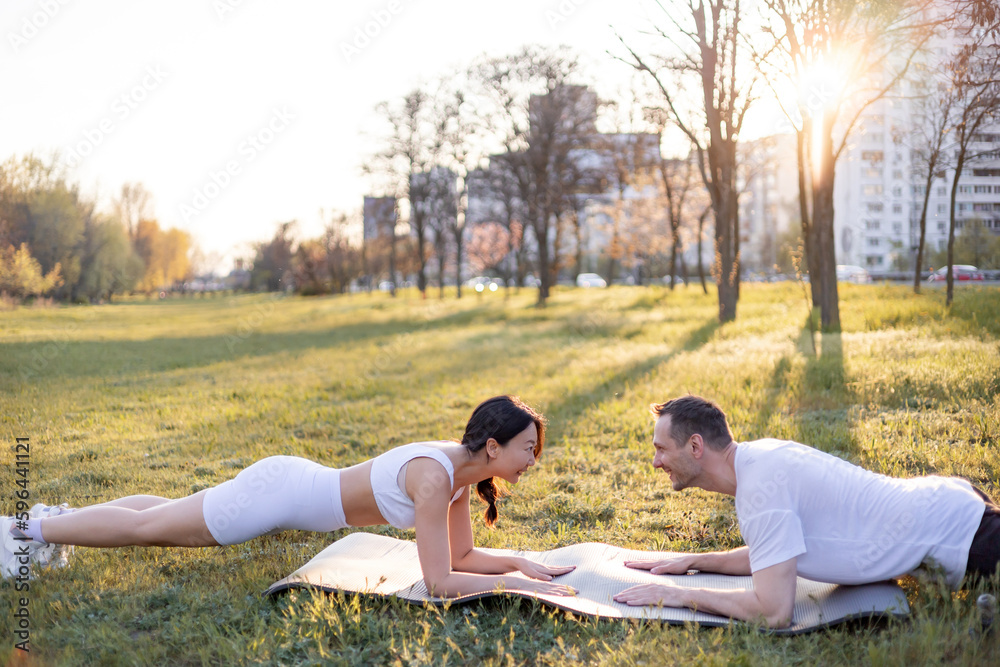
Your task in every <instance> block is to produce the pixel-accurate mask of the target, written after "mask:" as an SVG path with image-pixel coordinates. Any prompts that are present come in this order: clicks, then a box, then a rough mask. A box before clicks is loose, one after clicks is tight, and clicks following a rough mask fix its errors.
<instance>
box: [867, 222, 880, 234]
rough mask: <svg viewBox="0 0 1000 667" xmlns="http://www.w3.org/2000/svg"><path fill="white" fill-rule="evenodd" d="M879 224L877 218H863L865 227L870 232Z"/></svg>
mask: <svg viewBox="0 0 1000 667" xmlns="http://www.w3.org/2000/svg"><path fill="white" fill-rule="evenodd" d="M879 226H880V225H879V221H878V220H865V229H867V230H868V231H870V232H877V231H878V229H879Z"/></svg>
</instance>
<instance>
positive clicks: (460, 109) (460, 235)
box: [434, 73, 482, 298]
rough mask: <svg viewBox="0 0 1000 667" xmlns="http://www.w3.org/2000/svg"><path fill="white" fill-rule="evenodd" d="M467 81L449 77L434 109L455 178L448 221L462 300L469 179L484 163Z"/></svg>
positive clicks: (445, 162)
mask: <svg viewBox="0 0 1000 667" xmlns="http://www.w3.org/2000/svg"><path fill="white" fill-rule="evenodd" d="M464 78H465V77H464V76H463V75H462V74H460V73H456V74H454V75H452V76H451V77H449V78H448V84H447V86H446V87H444V90H443V91H442V94H441V95H440V96H439V98H438V102H437V104H436V105H435V108H434V127H435V136H436V137H437V142H436V143H437V145H438V146H440V152H439V153H438V162H439V164H441V165H442V166H443V167H444V168H445V170H446V171H447V173H449V174H451V178H452V182H451V183H450V185H451V187H450V188H447V191H448V192H449V193H451V196H452V203H451V204H450V205H449V207H448V208H449V213H450V212H451V211H454V215H448V216H447V218H446V219H445V220H446V225H447V229H448V231H449V233H450V237H451V242H452V245H453V248H454V250H455V294H456V296H457V297H458V298H462V264H463V261H464V257H463V251H464V248H465V229H466V222H467V221H466V213H467V211H468V205H469V178H470V174H472V173H474V172H475V170H476V168H477V167H478V166H479V164H480V163H481V161H482V158H481V156H480V155H479V153H478V151H477V150H476V144H475V141H474V135H475V132H476V129H477V125H476V121H475V110H474V108H473V105H472V104H471V103H470V102H469V101H468V100H467V99H466V93H465V90H466V88H467V87H468V83H467V82H466V81H465V80H464Z"/></svg>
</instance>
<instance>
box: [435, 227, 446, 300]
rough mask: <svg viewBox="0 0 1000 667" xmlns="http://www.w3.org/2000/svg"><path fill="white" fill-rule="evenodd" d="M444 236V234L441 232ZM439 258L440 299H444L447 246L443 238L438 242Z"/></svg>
mask: <svg viewBox="0 0 1000 667" xmlns="http://www.w3.org/2000/svg"><path fill="white" fill-rule="evenodd" d="M441 234H442V235H443V234H444V232H441ZM436 245H437V257H438V298H439V299H443V298H444V265H445V259H446V257H445V246H446V245H447V244H446V243H445V242H444V239H443V238H439V239H438V242H437V244H436Z"/></svg>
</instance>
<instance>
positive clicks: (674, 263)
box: [670, 228, 678, 292]
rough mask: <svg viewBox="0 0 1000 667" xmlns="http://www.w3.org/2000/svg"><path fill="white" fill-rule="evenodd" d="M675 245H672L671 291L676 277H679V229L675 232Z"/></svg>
mask: <svg viewBox="0 0 1000 667" xmlns="http://www.w3.org/2000/svg"><path fill="white" fill-rule="evenodd" d="M672 236H673V243H671V244H670V291H671V292H672V291H673V290H674V276H676V275H677V241H678V235H677V229H676V228H675V229H674V230H673V234H672Z"/></svg>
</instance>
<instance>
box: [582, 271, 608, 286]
mask: <svg viewBox="0 0 1000 667" xmlns="http://www.w3.org/2000/svg"><path fill="white" fill-rule="evenodd" d="M576 286H577V287H607V286H608V281H606V280H605V279H604V278H602V277H600V276H599V275H597V274H596V273H581V274H580V275H578V276H577V277H576Z"/></svg>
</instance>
